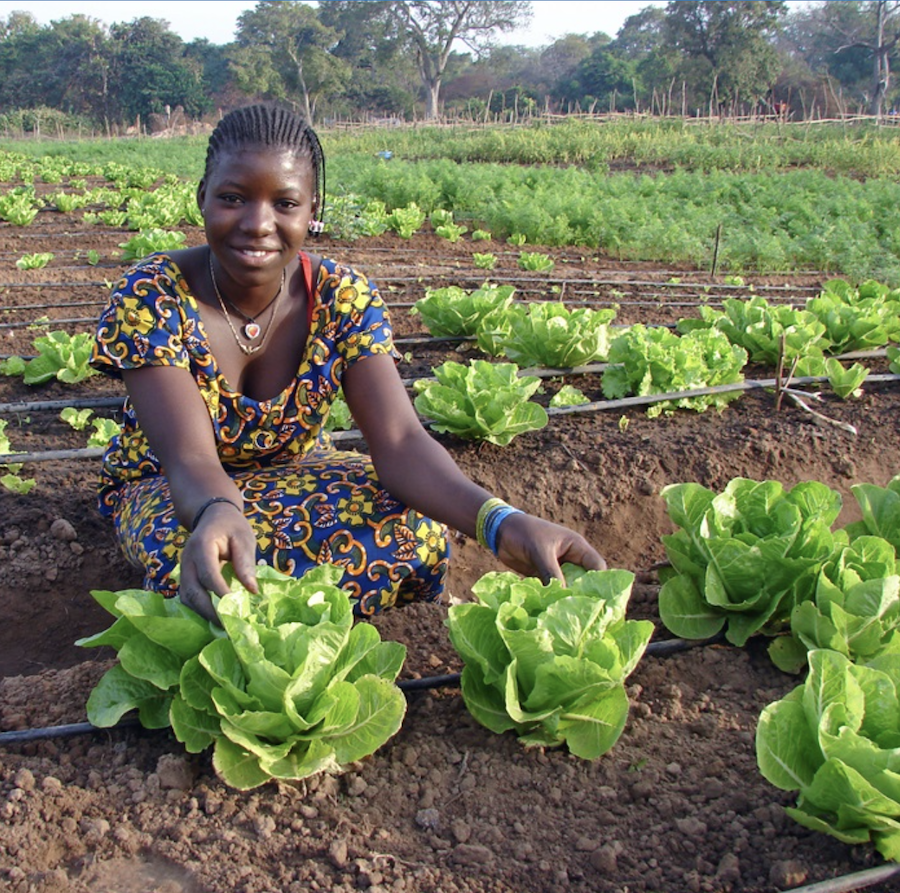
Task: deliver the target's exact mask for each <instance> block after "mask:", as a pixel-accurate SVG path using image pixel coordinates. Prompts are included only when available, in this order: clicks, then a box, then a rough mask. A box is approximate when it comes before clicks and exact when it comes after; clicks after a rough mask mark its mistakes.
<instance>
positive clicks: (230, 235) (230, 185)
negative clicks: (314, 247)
mask: <svg viewBox="0 0 900 893" xmlns="http://www.w3.org/2000/svg"><path fill="white" fill-rule="evenodd" d="M314 194H315V184H314V178H313V170H312V164H311V163H310V161H309V160H308V159H303V158H297V156H296V155H295V154H294V153H293V152H290V151H287V150H282V149H260V148H258V147H254V148H246V149H233V150H228V151H225V152H223V153H222V154H221V155H220V156H219V157H218V159H217V160H216V162H215V165H214V167H213V168H212V170H211V172H210V175H209V177H205V178H204V179H203V180H201V182H200V186H199V188H198V190H197V202H198V204H199V205H200V210H201V211H202V212H203V217H204V220H205V225H206V240H207V242H208V244H209V247H210V249H211V250H212V252H213V254H214V255H215V257H216V260H217V261H218V264H217V275H218V272H219V270H221V272H222V274H223V275H222V284H223V286H224V287H226V289H227V287H228V285H232V286H234V285H237V286H242V287H244V288H252V287H254V286H263V285H266V284H270V283H273V282H276V281H277V280H279V279H280V278H281V272H282V270H283V269H284V268H285V267H286V266H287V264H288V263H290V262H291V261H292V260H293V259H294V257H296V255H297V251H298V250H299V249H300V248H301V247H302V246H303V243H304V242H305V241H306V236H307V232H308V227H309V221H310V220H311V219H312V217H313V198H314ZM229 280H230V282H229Z"/></svg>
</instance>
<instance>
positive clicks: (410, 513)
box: [93, 105, 604, 619]
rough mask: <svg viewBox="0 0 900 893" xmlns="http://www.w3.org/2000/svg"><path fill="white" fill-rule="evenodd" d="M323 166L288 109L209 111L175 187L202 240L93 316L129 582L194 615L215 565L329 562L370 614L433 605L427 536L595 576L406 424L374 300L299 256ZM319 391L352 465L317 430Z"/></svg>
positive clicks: (573, 543) (582, 549)
mask: <svg viewBox="0 0 900 893" xmlns="http://www.w3.org/2000/svg"><path fill="white" fill-rule="evenodd" d="M324 164H325V162H324V158H323V156H322V150H321V148H320V145H319V141H318V138H317V137H316V134H315V133H314V132H313V131H312V129H311V128H310V127H309V126H308V125H307V124H306V123H305V122H304V121H303V120H302V119H301V118H299V117H298V116H296V115H294V114H293V113H292V112H289V111H286V110H284V109H280V108H277V107H274V106H266V105H257V106H248V107H246V108H242V109H237V110H236V111H234V112H231V113H230V114H228V115H226V116H225V117H224V118H223V119H222V121H221V122H220V123H219V125H218V126H217V128H216V130H215V131H214V133H213V134H212V137H211V138H210V143H209V148H208V152H207V159H206V168H205V172H204V176H203V179H202V180H201V182H200V184H199V187H198V190H197V200H198V203H199V205H200V209H201V211H202V213H203V217H204V221H205V231H206V239H207V244H206V245H203V246H199V247H194V248H187V249H181V250H177V251H172V252H169V253H166V254H154V255H151V256H150V257H148V258H145V259H144V260H142V261H140V262H139V263H137V264H136V265H135V266H134V267H132V268H131V269H130V270H129V271H127V272H126V274H125V275H124V277H123V278H122V280H121V281H120V282H119V284H118V285H117V287H116V288H115V290H114V291H113V294H112V298H111V301H110V303H109V306H108V307H107V308H106V310H105V311H104V312H103V314H102V315H101V318H100V323H99V327H98V330H97V340H96V348H95V351H94V359H93V362H94V364H95V365H96V366H97V368H99V369H101V370H102V371H104V372H107V373H109V374H111V375H116V376H121V378H122V379H123V380H124V382H125V385H126V387H127V389H128V393H129V397H130V406H129V409H128V411H127V414H126V417H125V420H124V423H123V427H122V431H121V432H120V434H119V435H118V436H117V437H115V438H114V439H113V441H112V442H111V444H110V446H109V448H108V450H107V452H106V455H105V459H104V464H103V478H102V482H101V508H102V510H103V511H104V513H105V514H107V515H109V516H111V517H112V518H113V520H114V522H115V525H116V530H117V533H118V536H119V540H120V542H121V544H122V547H123V549H124V551H125V553H126V555H127V556H128V557H129V559H131V560H132V561H133V562H134V563H135V564H136V565H137V566H139V567H140V568H142V569H143V571H144V584H145V587H146V588H148V589H152V590H156V591H161V592H164V593H166V594H175V593H176V592H177V593H178V594H179V596H180V598H181V599H182V601H184V602H185V603H186V604H188V605H189V606H190V607H192V608H194V609H195V610H197V611H198V612H199V613H201V614H203V615H204V616H206V617H208V618H210V619H215V617H216V615H215V609H214V602H213V599H212V596H213V595H219V596H221V595H224V594H225V593H226V592H227V591H228V585H227V583H226V579H225V576H224V575H223V572H222V570H223V565H224V564H225V563H226V562H230V563H231V565H232V566H233V569H234V573H235V575H236V577H237V579H238V580H239V581H240V582H241V583H242V584H243V585H244V586H246V587H247V588H248V589H249V590H250V591H251V592H255V591H256V590H257V584H256V570H255V569H256V566H257V564H258V563H264V564H267V565H271V566H273V567H275V568H276V569H278V570H280V571H283V572H285V573H288V574H291V575H294V576H301V575H302V574H303V573H304V572H305V571H306V570H307V569H309V568H311V567H313V566H315V565H318V564H325V563H331V564H336V565H339V566H340V567H341V568H342V570H343V576H342V578H341V583H340V585H341V586H342V588H344V589H345V590H346V591H347V593H348V594H349V596H350V598H351V600H352V601H353V603H354V608H355V610H356V612H357V613H358V614H363V615H367V614H373V613H376V612H378V611H380V610H381V609H383V608H386V607H391V606H393V605H395V604H398V603H401V604H402V603H404V602H409V601H413V600H418V599H423V600H434V599H437V598H439V596H440V594H441V592H442V588H443V580H444V576H445V573H446V569H447V561H448V537H447V529H446V525H449V526H452V527H455V528H456V529H457V530H459V531H461V532H462V533H464V534H466V535H469V536H477V537H478V539H479V540H480V541H481V542H482V544H484V545H486V546H488V547H489V548H491V549H492V551H494V553H495V554H497V555H498V556H499V557H500V558H501V559H502V560H503V561H504V562H505V563H506V564H507V565H508V566H509V567H511V568H512V569H514V570H517V571H519V572H521V573H527V574H534V575H536V576H539V577H541V578H542V579H549V578H550V577H556V578H558V579H561V578H562V572H561V570H560V563H561V562H563V561H568V562H572V563H575V564H580V565H582V566H584V567H586V568H602V567H603V566H604V562H603V559H602V558H601V557H600V556H599V555H598V554H597V552H596V551H595V550H594V549H593V548H592V547H591V546H589V545H588V543H587V542H585V540H584V539H583V538H582V537H581V536H579V535H578V534H576V533H574V532H572V531H570V530H568V529H566V528H564V527H560V526H559V525H556V524H552V523H550V522H547V521H543V520H541V519H538V518H535V517H532V516H530V515H526V514H524V513H523V512H519V511H516V510H513V509H512V508H511V507H510V506H508V505H506V503H505V502H503V500H501V499H497V498H496V497H493V496H492V494H490V493H488V492H487V491H485V490H484V489H482V488H481V487H480V486H478V485H477V484H475V483H474V482H473V481H471V480H470V479H468V478H467V477H466V476H465V475H463V473H462V472H461V471H460V470H459V468H458V467H457V466H456V464H455V463H454V462H453V461H452V459H451V458H450V457H449V455H448V454H447V453H446V451H445V450H444V449H443V447H441V446H440V445H439V444H438V443H437V442H436V441H435V440H434V439H432V438H431V436H430V435H429V434H428V433H427V432H426V431H425V429H424V428H423V427H422V425H421V423H420V422H419V420H418V418H417V416H416V414H415V411H414V409H413V406H412V403H411V402H410V400H409V397H408V395H407V393H406V390H405V388H404V386H403V383H402V381H401V379H400V377H399V374H398V373H397V370H396V367H395V358H396V352H395V350H394V347H393V340H392V335H391V328H390V322H389V320H388V316H387V312H386V308H385V305H384V302H383V300H382V298H381V295H380V293H379V291H378V289H377V287H376V286H375V285H374V284H373V283H371V282H370V281H369V280H368V279H366V277H365V276H363V275H362V274H361V273H358V272H357V271H355V270H354V269H352V268H351V267H348V266H345V265H343V264H341V263H338V262H337V261H334V260H330V259H328V258H324V257H320V256H318V255H316V254H311V253H308V252H306V251H305V250H304V245H305V242H306V239H307V236H308V235H309V233H310V232H314V233H317V232H319V231H320V230H321V217H320V215H321V212H322V208H323V204H324V202H323V193H324V182H325V168H324ZM339 389H343V392H344V394H345V397H346V400H347V404H348V406H349V408H350V410H351V412H352V414H353V417H354V420H355V422H356V424H357V425H358V427H359V429H360V431H361V432H362V434H363V436H364V437H365V440H366V442H367V444H368V446H369V449H370V450H371V458H369V457H368V456H365V455H361V454H358V453H351V452H340V451H337V450H336V449H334V446H333V444H332V443H331V441H330V438H329V437H328V435H327V433H326V432H325V427H324V426H325V421H326V419H327V417H328V413H329V409H330V407H331V404H332V403H333V401H334V400H335V397H336V395H337V393H338V390H339ZM486 532H488V533H486Z"/></svg>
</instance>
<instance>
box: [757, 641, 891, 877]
mask: <svg viewBox="0 0 900 893" xmlns="http://www.w3.org/2000/svg"><path fill="white" fill-rule="evenodd" d="M898 690H900V640H897V639H895V640H894V642H893V644H892V645H891V646H890V647H889V648H888V649H887V650H885V651H884V652H882V654H881V655H880V656H879V657H877V658H875V659H874V660H872V661H869V662H868V663H867V664H865V665H858V664H854V663H852V662H851V661H850V660H849V659H848V658H846V657H845V656H844V655H842V654H839V653H838V652H836V651H831V650H827V649H821V650H815V651H810V653H809V675H808V676H807V678H806V682H805V683H804V684H803V685H800V686H798V687H797V688H795V689H794V690H793V691H792V692H791V693H790V694H789V695H787V697H785V698H782V699H781V700H780V701H776V702H775V703H774V704H770V705H769V706H768V707H766V708H765V710H763V712H762V715H761V716H760V719H759V725H758V726H757V730H756V758H757V762H758V764H759V769H760V771H761V772H762V774H763V776H765V778H766V779H767V780H768V781H770V782H771V783H772V784H773V785H775V786H776V787H778V788H781V789H782V790H786V791H799V798H798V800H797V806H796V807H795V808H788V809H787V810H786V811H787V813H788V815H790V816H791V817H792V818H794V819H796V820H797V821H798V822H799V823H800V824H801V825H803V826H804V827H806V828H812V829H813V830H815V831H823V832H825V833H826V834H830V835H832V836H833V837H836V838H837V839H838V840H841V841H843V842H844V843H849V844H862V843H866V842H868V841H870V840H871V841H873V842H874V844H875V846H876V848H877V849H878V851H879V852H880V853H881V855H882V856H884V857H885V858H886V859H893V860H895V861H896V860H900V701H898Z"/></svg>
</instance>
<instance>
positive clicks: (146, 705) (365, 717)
mask: <svg viewBox="0 0 900 893" xmlns="http://www.w3.org/2000/svg"><path fill="white" fill-rule="evenodd" d="M225 572H226V579H228V582H229V585H230V587H231V591H230V592H229V593H228V594H227V595H225V596H223V597H222V598H221V599H214V601H215V602H216V609H217V612H218V615H219V618H220V620H221V622H222V629H219V628H218V627H216V626H214V625H213V624H210V623H209V622H208V621H206V620H203V619H202V618H201V617H199V615H197V614H195V613H194V612H193V611H191V610H190V609H188V608H186V607H185V606H184V605H182V604H181V603H180V602H179V601H177V600H176V599H166V598H163V597H162V596H161V595H159V594H158V593H153V592H144V591H141V590H127V591H123V592H121V593H118V594H117V593H109V592H96V593H93V594H94V597H95V598H96V600H97V601H98V602H99V603H100V604H101V605H102V606H103V607H104V608H106V609H107V610H108V611H109V612H110V613H112V614H113V615H114V616H115V617H116V621H115V623H114V624H113V625H112V627H110V628H109V629H108V630H106V631H105V632H103V633H100V634H98V635H95V636H91V637H89V638H86V639H80V640H79V641H78V644H80V645H85V646H95V645H112V646H113V647H115V648H116V649H117V650H118V655H119V663H118V664H117V665H116V666H114V667H113V668H112V669H111V670H109V671H108V672H107V673H106V675H104V676H103V678H102V679H101V680H100V682H99V683H98V684H97V686H96V688H95V689H94V691H92V692H91V695H90V697H89V698H88V704H87V708H88V718H89V719H90V721H91V722H92V723H93V724H94V725H97V726H110V725H114V724H115V723H116V722H118V721H119V719H121V717H122V716H123V715H124V714H125V713H127V712H128V711H130V710H133V709H137V710H138V711H139V717H140V719H141V722H142V723H144V724H145V725H149V726H150V727H153V728H159V727H165V726H169V725H170V726H171V727H172V730H173V732H174V733H175V737H176V738H177V739H178V740H179V741H181V742H182V744H184V746H185V748H186V749H187V750H188V751H189V752H191V753H199V752H200V751H203V750H205V749H206V748H208V747H210V746H212V747H213V748H214V753H213V766H214V768H215V770H216V772H217V773H218V774H219V776H220V777H221V778H222V780H223V781H224V782H226V784H229V785H231V786H232V787H235V788H238V789H240V790H247V789H249V788H252V787H257V786H259V785H261V784H263V783H265V782H266V781H268V780H269V779H270V778H285V779H299V778H305V777H307V776H308V775H311V774H314V773H317V772H323V771H339V770H340V769H341V767H342V766H344V765H346V764H347V763H351V762H354V761H356V760H359V759H362V758H363V757H365V756H368V755H369V754H371V753H374V752H375V751H376V750H377V749H378V748H379V747H381V746H382V745H383V744H384V743H385V742H386V741H387V740H388V739H389V738H391V737H392V736H393V735H394V734H396V732H397V731H398V730H399V728H400V725H401V723H402V721H403V717H404V715H405V712H406V700H405V698H404V696H403V693H402V692H401V691H400V689H399V688H398V687H397V686H396V685H395V684H394V681H395V679H396V677H397V675H398V674H399V672H400V669H401V666H402V664H403V661H404V659H405V656H406V649H405V648H404V646H403V645H400V644H399V643H397V642H382V641H381V639H380V637H379V635H378V631H377V630H376V629H374V627H371V626H366V625H358V626H354V624H353V613H352V610H351V606H350V601H349V599H348V598H347V594H346V593H345V592H344V591H343V590H341V589H340V588H338V586H337V583H338V581H339V580H340V579H341V576H342V574H343V571H342V569H341V568H339V567H335V566H333V565H322V566H320V567H316V568H313V569H311V570H310V571H308V572H307V573H306V574H305V575H304V576H303V577H301V578H300V579H296V578H293V577H290V576H287V575H285V574H281V573H279V572H278V571H276V570H274V569H272V568H267V567H260V568H259V569H258V571H257V577H258V580H259V589H260V591H259V594H258V595H254V594H252V593H250V592H249V591H248V590H246V589H245V588H244V587H243V586H242V585H241V583H240V582H239V581H238V580H237V578H236V577H235V576H234V575H233V573H232V572H231V569H230V568H228V567H226V569H225Z"/></svg>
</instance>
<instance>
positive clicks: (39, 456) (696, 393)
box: [0, 369, 900, 465]
mask: <svg viewBox="0 0 900 893" xmlns="http://www.w3.org/2000/svg"><path fill="white" fill-rule="evenodd" d="M544 371H545V373H548V374H549V375H551V376H552V375H561V374H571V373H572V371H573V370H571V369H568V370H544ZM827 381H828V379H827V378H826V377H825V376H804V377H802V378H796V379H792V381H791V384H792V385H795V384H806V385H808V384H826V383H827ZM866 381H867V382H870V383H883V382H896V381H900V375H894V374H892V373H884V374H877V375H870V376H869V377H868V378H867V379H866ZM777 387H778V380H777V379H775V378H769V379H762V380H749V381H747V380H745V381H738V382H734V383H733V384H722V385H713V386H711V387H708V388H695V389H693V390H689V391H676V392H674V393H667V394H648V395H646V396H640V397H622V398H621V399H619V400H601V401H598V402H596V403H582V404H579V405H577V406H551V407H549V408H548V409H547V415H548V416H549V417H550V418H553V417H554V416H558V415H571V414H573V413H583V412H608V411H610V410H616V409H627V408H630V407H635V406H649V405H651V404H653V403H660V402H662V401H666V400H680V399H683V398H689V397H704V396H708V395H710V394H727V393H731V392H734V391H753V390H772V389H773V388H777ZM7 409H8V407H3V406H0V410H7ZM808 409H809V408H808V407H807V410H808ZM422 424H423V425H425V426H426V427H430V426H431V425H432V424H433V423H432V422H431V421H430V420H428V419H423V421H422ZM844 427H845V426H844ZM850 433H853V434H855V433H856V431H855V429H854V430H853V431H851V432H850ZM331 437H332V439H333V440H335V441H341V440H360V439H361V438H362V434H361V432H360V431H358V430H356V429H355V428H351V429H350V430H347V431H332V432H331ZM103 452H104V448H103V447H86V448H84V449H74V450H51V451H48V452H41V453H4V454H0V465H11V464H20V463H21V464H24V463H28V462H56V461H62V460H67V459H95V458H99V457H100V456H102V455H103Z"/></svg>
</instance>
